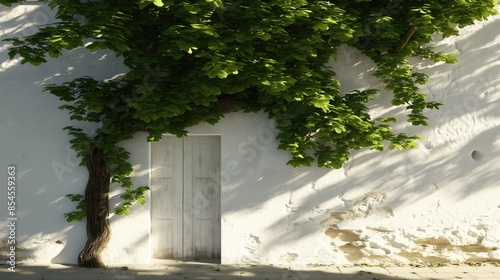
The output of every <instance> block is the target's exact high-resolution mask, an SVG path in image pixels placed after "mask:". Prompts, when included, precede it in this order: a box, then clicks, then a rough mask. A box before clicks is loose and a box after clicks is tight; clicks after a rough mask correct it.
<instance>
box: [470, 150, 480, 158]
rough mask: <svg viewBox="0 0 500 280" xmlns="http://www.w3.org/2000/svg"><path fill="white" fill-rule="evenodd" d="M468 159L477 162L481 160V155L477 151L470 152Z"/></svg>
mask: <svg viewBox="0 0 500 280" xmlns="http://www.w3.org/2000/svg"><path fill="white" fill-rule="evenodd" d="M470 157H471V158H472V159H473V160H479V159H480V158H481V154H480V153H479V151H478V150H474V151H472V153H470Z"/></svg>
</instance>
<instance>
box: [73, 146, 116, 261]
mask: <svg viewBox="0 0 500 280" xmlns="http://www.w3.org/2000/svg"><path fill="white" fill-rule="evenodd" d="M87 169H88V170H89V179H88V182H87V186H86V188H85V204H86V206H87V243H86V244H85V247H84V248H83V250H82V251H81V252H80V254H79V255H78V265H79V266H83V267H104V263H103V262H102V260H101V257H100V254H101V252H102V250H103V249H104V248H105V247H106V245H107V244H108V241H109V237H110V232H111V231H110V227H109V222H108V214H109V203H108V192H109V185H110V172H109V168H108V166H107V165H106V162H105V160H104V153H103V151H102V150H100V149H97V148H95V147H90V148H89V151H88V154H87Z"/></svg>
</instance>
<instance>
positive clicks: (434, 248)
mask: <svg viewBox="0 0 500 280" xmlns="http://www.w3.org/2000/svg"><path fill="white" fill-rule="evenodd" d="M341 199H342V198H341ZM386 200H387V195H386V194H384V193H380V192H368V193H366V194H364V195H363V196H362V197H361V198H359V199H357V200H355V201H354V202H353V203H352V206H351V207H350V208H349V209H347V210H344V211H335V212H330V215H329V217H328V218H327V219H325V220H323V221H322V222H321V223H320V225H321V226H322V227H323V228H326V230H325V231H324V234H325V236H326V237H327V238H328V239H329V241H330V244H331V246H332V250H333V251H335V252H338V253H340V254H343V257H344V258H345V259H346V260H347V261H349V262H351V263H360V262H369V263H388V262H389V263H413V262H423V263H433V262H440V263H451V262H455V261H457V260H458V261H461V262H479V261H497V260H498V259H499V257H498V256H500V249H499V247H497V246H492V242H491V241H489V243H487V242H486V237H487V236H488V234H489V229H490V227H489V226H488V225H487V224H485V223H482V222H481V223H479V224H477V225H470V227H469V230H468V231H459V230H456V229H453V228H450V227H443V228H442V229H441V230H440V232H441V233H447V234H448V235H447V236H436V232H435V231H434V232H433V233H432V234H430V233H428V232H427V230H426V229H425V227H417V229H416V230H415V231H413V232H412V231H409V230H405V229H394V228H386V227H381V226H378V227H370V226H368V227H365V228H349V225H352V223H346V222H347V221H354V220H357V219H364V218H367V217H369V216H372V215H380V214H382V215H383V216H382V217H384V216H385V217H387V218H391V217H393V216H394V213H393V212H392V209H391V208H389V207H385V206H384V205H383V203H384V202H385V201H386ZM346 205H347V204H346Z"/></svg>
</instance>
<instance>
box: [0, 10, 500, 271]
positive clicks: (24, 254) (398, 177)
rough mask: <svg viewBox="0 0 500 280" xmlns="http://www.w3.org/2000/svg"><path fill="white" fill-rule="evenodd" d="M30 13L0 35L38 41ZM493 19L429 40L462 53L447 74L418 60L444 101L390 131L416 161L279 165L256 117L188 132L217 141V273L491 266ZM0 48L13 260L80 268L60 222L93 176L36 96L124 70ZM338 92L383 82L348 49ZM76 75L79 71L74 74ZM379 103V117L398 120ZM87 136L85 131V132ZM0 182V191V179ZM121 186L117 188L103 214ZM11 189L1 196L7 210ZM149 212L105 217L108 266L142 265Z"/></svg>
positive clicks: (497, 40)
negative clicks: (263, 268)
mask: <svg viewBox="0 0 500 280" xmlns="http://www.w3.org/2000/svg"><path fill="white" fill-rule="evenodd" d="M51 17H52V16H51V12H50V10H48V9H46V8H44V7H43V6H38V5H27V6H20V7H17V8H16V9H15V10H14V12H12V10H11V9H8V8H0V27H1V28H0V38H1V39H3V38H5V37H7V36H12V35H25V34H29V32H33V30H34V29H33V28H34V27H33V26H34V25H36V23H47V22H49V21H50V20H51ZM499 24H500V17H498V16H497V17H495V18H492V19H491V20H489V21H488V22H483V23H479V24H477V25H476V26H473V27H469V28H467V29H465V30H463V31H462V33H461V34H462V35H461V36H460V37H458V38H454V39H447V40H443V41H441V42H439V43H437V45H438V47H439V48H440V49H442V50H444V51H452V52H455V53H456V54H457V57H458V60H459V62H458V63H457V64H455V65H431V64H427V63H421V64H419V66H418V67H419V68H421V69H422V70H423V71H425V72H426V73H428V74H429V76H430V78H431V80H430V82H429V84H428V85H426V86H425V87H424V88H423V90H424V91H425V92H427V93H428V94H429V98H430V99H432V100H437V101H439V102H442V103H444V104H445V105H444V106H443V107H442V109H441V110H439V111H431V112H429V126H428V127H417V128H415V127H408V126H407V125H406V124H405V123H404V122H401V123H400V124H398V125H397V126H396V129H397V130H398V131H401V132H403V131H404V132H407V133H414V134H419V135H421V136H423V137H424V140H423V141H422V142H421V143H420V144H419V149H417V150H412V151H386V152H383V153H380V152H375V151H369V150H363V151H358V152H355V153H353V154H352V158H351V160H350V161H349V162H348V163H347V164H346V165H345V166H344V167H343V168H342V169H339V170H326V169H318V168H292V167H289V166H285V163H286V161H287V160H288V154H287V153H286V152H283V151H277V150H276V147H277V145H278V143H277V142H276V141H275V140H274V137H275V136H276V134H277V132H276V131H275V130H274V126H273V123H272V122H270V121H269V120H268V119H267V118H266V116H265V115H264V114H243V113H233V114H229V115H227V116H226V117H225V118H224V119H223V120H221V121H220V123H219V124H217V125H215V126H211V125H208V124H203V125H199V126H196V127H193V128H191V129H190V131H189V132H190V133H191V134H216V135H221V140H222V172H221V196H222V197H221V202H222V203H221V204H222V209H221V210H222V211H221V212H222V217H221V219H222V221H221V224H222V260H221V261H222V262H223V263H296V264H314V263H318V264H321V263H335V264H349V263H363V262H367V263H376V262H402V263H410V262H420V261H424V262H465V261H471V262H472V261H474V262H475V261H488V260H490V261H498V260H500V250H499V249H498V248H497V247H498V244H499V242H500V240H499V239H500V201H499V200H498V198H499V197H500V186H499V185H498V184H497V182H498V181H500V174H499V173H498V172H497V170H498V168H499V163H498V162H499V160H498V159H499V158H500V142H499V141H498V134H499V133H500V128H498V124H499V123H500V113H499V112H500V108H499V107H500V105H499V104H500V103H499V102H498V101H499V100H498V99H499V98H500V60H498V57H499V56H500V32H499V31H498V25H499ZM6 46H7V45H5V44H3V43H2V44H1V45H0V85H1V87H0V131H1V133H0V162H1V164H0V169H2V168H3V169H4V171H5V172H2V171H1V170H0V182H6V181H7V179H6V176H7V175H6V169H7V166H8V165H9V164H15V165H16V166H17V170H18V189H17V217H18V225H17V232H16V237H17V239H18V247H17V249H18V252H17V257H18V258H19V260H21V259H24V261H25V262H36V263H47V262H60V263H75V262H76V256H77V255H78V253H79V251H80V250H81V249H82V248H83V245H84V243H85V240H86V237H85V225H84V223H71V224H68V223H66V222H65V221H64V218H63V216H62V213H64V212H67V211H71V210H72V209H73V207H74V205H73V204H72V203H71V202H69V201H68V200H67V199H66V198H64V195H66V194H68V193H82V192H83V190H84V187H85V183H86V176H87V171H86V170H85V168H81V167H78V166H77V164H78V161H77V160H76V159H75V158H74V152H72V151H71V150H70V149H69V145H68V141H69V139H70V138H69V137H68V136H67V135H66V133H65V132H64V131H62V130H61V128H62V127H64V126H67V125H69V124H72V123H71V122H69V121H68V116H67V114H66V113H65V112H62V111H59V110H57V107H58V106H59V105H61V103H59V101H58V100H57V98H55V97H53V96H50V95H48V94H43V93H41V91H42V89H43V87H44V86H45V85H47V84H50V83H60V82H63V81H66V80H70V79H72V78H74V77H78V76H82V75H93V76H95V77H98V78H111V77H113V76H115V75H117V74H120V73H121V72H123V71H124V69H123V67H122V66H121V64H120V62H119V61H117V60H116V59H114V58H113V59H112V58H111V57H112V55H111V56H108V55H107V54H106V53H97V54H93V55H88V54H86V53H85V52H84V51H74V52H72V53H71V54H69V55H66V56H64V57H62V58H60V59H54V60H50V62H49V63H47V64H46V65H43V66H40V67H39V68H34V67H32V66H30V65H19V64H18V63H14V62H12V61H9V60H8V56H7V51H6ZM332 64H334V65H335V69H339V70H338V71H337V72H338V78H339V79H340V80H341V82H342V84H343V86H344V88H343V90H344V91H345V92H347V91H349V90H351V89H359V88H367V87H371V86H373V85H377V86H378V87H379V88H381V83H380V81H378V80H376V79H374V78H372V77H371V73H372V72H373V67H374V65H373V64H371V63H369V62H368V61H367V60H366V59H365V58H363V57H362V55H360V54H359V53H358V52H356V51H355V50H352V49H349V48H343V49H342V50H341V51H340V53H339V56H338V59H337V61H336V62H332ZM76 66H78V67H76ZM390 99H391V97H390V95H388V94H384V93H382V94H381V96H380V97H379V98H378V99H377V100H375V101H374V103H373V105H372V107H371V108H372V113H373V115H374V116H384V115H388V114H396V115H397V116H401V119H404V118H403V117H402V116H403V114H404V111H398V110H395V109H393V108H391V107H390V106H388V105H387V104H389V102H390ZM91 128H92V127H91V126H88V127H86V129H89V131H90V129H91ZM145 139H146V136H145V135H144V134H138V135H136V137H134V139H132V140H130V141H127V142H126V143H123V145H124V146H125V147H127V148H128V149H129V150H130V151H131V152H132V157H131V159H132V162H133V165H134V168H135V171H136V172H135V175H134V176H135V177H134V182H135V183H136V184H137V185H147V184H148V181H149V165H150V163H149V157H150V155H149V153H150V147H149V144H148V143H147V142H146V140H145ZM1 185H2V186H5V184H3V183H1ZM119 194H120V190H119V188H117V187H113V188H112V190H111V193H110V195H111V197H112V198H111V201H110V206H111V207H113V206H114V205H115V204H116V203H118V201H119V200H118V199H117V197H118V196H119ZM6 196H7V191H6V190H5V188H4V190H3V191H2V190H0V200H2V201H6ZM150 207H151V205H150V204H149V202H148V203H147V204H146V205H145V206H137V207H134V209H133V211H132V212H133V213H132V214H131V215H129V216H125V217H115V216H113V215H111V217H110V222H111V226H112V231H113V235H112V238H111V241H110V243H109V245H108V247H107V248H106V250H105V251H104V252H103V258H104V261H105V262H106V263H109V264H113V263H134V262H137V263H144V262H148V261H149V260H150V214H149V209H150ZM6 221H7V210H6V209H4V210H0V240H1V242H2V243H0V251H2V252H1V255H0V259H1V258H5V255H6V252H5V249H6V248H5V246H4V245H5V244H4V243H5V240H6V237H7V235H8V231H7V228H6V226H5V225H6V224H7V222H6Z"/></svg>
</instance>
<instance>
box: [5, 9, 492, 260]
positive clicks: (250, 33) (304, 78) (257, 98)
mask: <svg viewBox="0 0 500 280" xmlns="http://www.w3.org/2000/svg"><path fill="white" fill-rule="evenodd" d="M22 2H24V1H22V0H0V3H2V4H4V5H7V6H9V5H11V4H14V3H22ZM42 2H46V3H47V4H48V5H49V6H50V7H51V8H53V9H56V10H57V14H56V17H57V21H55V22H54V23H52V24H49V25H45V26H43V27H41V28H40V29H39V31H38V32H36V33H35V34H33V35H29V36H26V37H24V38H10V39H8V41H10V42H11V43H12V46H11V48H10V51H9V56H10V57H11V58H14V57H15V56H18V55H19V56H20V57H22V61H21V63H31V64H33V65H36V66H38V65H40V64H42V63H44V62H46V61H47V59H48V57H54V58H57V57H60V56H61V55H63V53H64V50H72V49H76V48H87V49H88V50H89V51H90V52H95V51H97V50H100V49H101V50H111V51H113V52H115V53H116V55H117V56H118V57H122V58H123V63H124V64H125V66H127V67H128V72H127V73H126V75H125V76H124V77H123V78H122V79H119V80H106V81H99V80H95V79H93V78H91V77H81V78H77V79H75V80H73V81H70V82H67V83H64V84H60V85H50V86H48V87H47V88H46V90H47V91H48V92H49V93H51V94H53V95H55V96H57V97H59V98H60V100H61V101H63V102H64V105H62V106H61V107H60V108H61V109H63V110H67V111H68V112H69V114H70V118H71V119H73V120H78V121H82V122H91V123H95V124H96V126H97V127H98V128H97V129H96V130H95V132H94V133H93V134H92V135H89V134H87V133H85V132H84V131H83V130H82V129H81V128H79V127H75V126H69V127H66V128H65V129H66V130H67V131H68V133H69V134H70V135H71V136H72V137H73V138H72V140H71V145H72V148H73V149H74V150H75V151H76V152H77V154H78V156H79V157H80V158H81V159H82V163H81V165H83V166H87V168H88V169H89V180H88V183H87V186H86V190H85V195H84V196H83V195H68V197H69V198H70V199H71V200H72V201H75V202H78V206H77V210H76V211H74V212H71V213H67V214H66V218H67V219H68V221H71V220H81V219H82V218H83V217H85V216H86V217H87V235H88V241H87V243H86V245H85V248H84V249H83V251H82V252H81V253H80V255H79V257H78V262H79V264H80V265H81V266H86V267H101V266H103V263H102V261H101V259H100V257H99V254H100V253H101V251H102V249H103V248H104V246H105V245H106V243H107V242H108V239H109V234H110V232H109V225H108V220H107V219H108V214H109V209H108V191H109V182H110V179H111V181H112V182H114V183H117V184H120V185H121V186H123V187H124V188H125V192H124V194H123V195H122V198H123V203H122V204H121V206H119V207H118V208H116V209H115V210H114V211H115V212H116V213H117V214H126V213H128V211H129V208H130V207H131V205H132V203H133V202H135V201H137V202H139V203H144V194H145V192H146V191H147V187H146V186H142V187H139V188H134V187H133V186H132V182H131V179H130V174H131V172H132V166H131V164H130V163H129V161H128V158H129V153H128V151H126V150H125V149H123V148H121V147H118V146H117V144H118V143H120V142H121V141H123V140H126V139H130V138H131V137H133V134H134V133H135V132H137V131H146V132H148V133H149V140H150V141H157V140H159V139H160V138H161V135H162V134H163V133H171V134H174V135H177V136H179V137H182V136H185V135H186V128H188V127H190V126H193V125H196V124H199V123H202V122H208V123H210V124H216V123H217V122H218V120H219V119H220V118H222V117H223V116H224V114H226V113H229V112H236V111H243V112H257V111H264V112H265V113H267V114H268V116H269V118H271V119H273V120H274V121H275V123H276V126H277V129H278V130H279V131H280V132H279V134H278V136H277V140H278V141H279V147H278V148H279V149H282V150H285V151H287V152H289V153H290V156H291V158H290V160H289V161H288V164H290V165H292V166H310V165H311V164H316V165H318V166H320V167H327V168H340V167H341V166H342V165H343V163H344V162H345V161H347V160H348V159H349V153H350V151H351V150H357V149H361V148H369V149H375V150H383V149H384V147H386V143H387V144H388V148H389V149H400V150H401V149H411V148H415V142H416V141H417V140H418V139H419V137H417V136H408V135H405V134H401V133H395V132H393V131H392V127H391V124H390V123H391V122H395V121H397V120H396V118H395V117H387V118H380V119H374V118H372V116H371V115H370V111H369V108H368V107H367V102H368V101H370V100H371V99H372V98H373V97H374V96H376V95H377V94H378V91H377V90H375V89H369V90H363V91H361V90H354V91H352V92H349V93H344V92H341V85H340V83H339V81H338V80H336V79H335V69H331V68H329V67H327V63H328V61H329V59H330V58H332V57H333V58H335V57H336V54H337V51H338V49H339V47H340V46H342V45H349V46H351V47H355V48H357V49H359V50H360V51H361V52H363V54H365V55H366V56H367V57H368V58H369V59H371V60H373V61H374V62H375V64H376V66H377V69H376V71H375V74H374V75H375V76H376V77H379V78H381V79H382V80H383V81H384V82H385V87H386V89H387V90H388V91H390V92H392V93H393V99H392V105H393V106H395V107H404V108H406V111H407V115H406V121H408V122H410V123H411V124H413V125H427V123H426V117H425V115H424V111H425V110H426V109H436V108H438V107H439V106H440V104H439V103H436V102H432V101H427V100H426V95H425V94H424V93H422V92H421V91H420V89H419V85H422V84H425V83H426V82H427V79H428V77H427V75H425V74H423V73H419V72H416V71H415V70H414V69H413V67H412V65H411V63H410V62H409V60H408V59H409V58H410V57H418V58H421V59H426V60H433V61H444V62H446V63H453V62H455V58H454V56H453V54H444V53H437V52H435V51H433V49H432V48H430V47H427V44H428V43H430V42H431V41H432V38H433V37H432V35H434V34H441V35H442V36H443V37H448V36H453V35H457V34H458V29H459V28H461V27H464V26H467V25H471V24H473V23H474V22H475V20H484V19H486V18H487V17H488V16H490V15H493V14H495V13H496V9H495V8H496V6H497V3H496V0H478V1H462V0H428V1H410V0H381V1H371V0H336V1H313V0H267V1H260V0H244V1H243V0H241V1H236V0H227V1H223V0H134V1H130V0H88V1H80V0H46V1H42Z"/></svg>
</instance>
